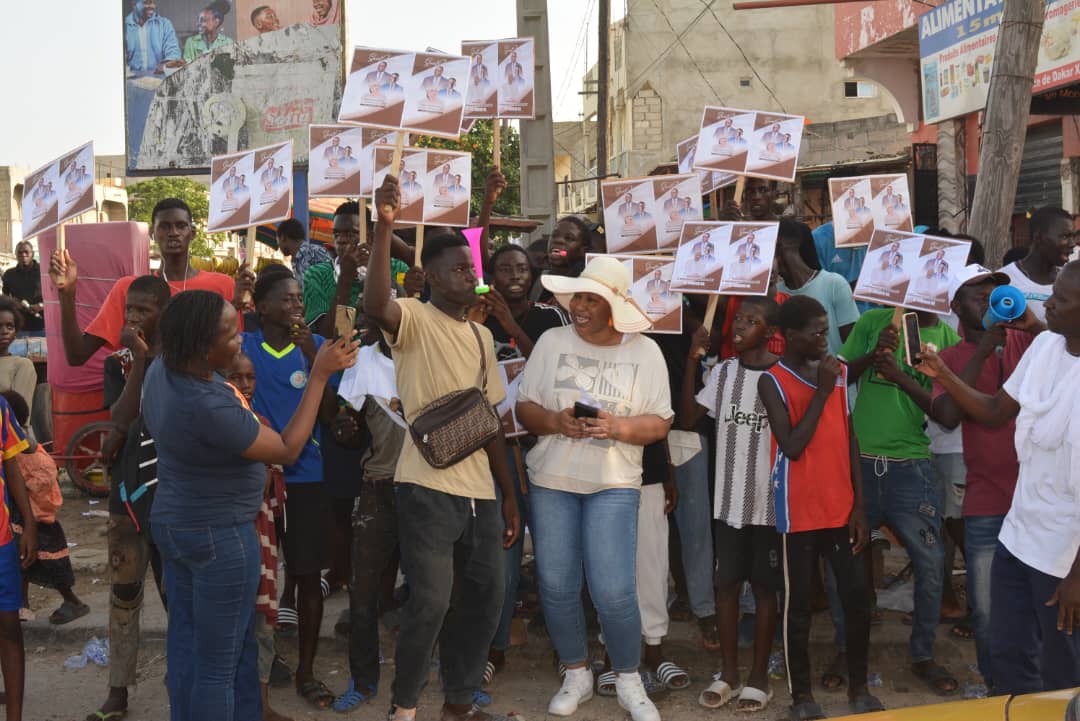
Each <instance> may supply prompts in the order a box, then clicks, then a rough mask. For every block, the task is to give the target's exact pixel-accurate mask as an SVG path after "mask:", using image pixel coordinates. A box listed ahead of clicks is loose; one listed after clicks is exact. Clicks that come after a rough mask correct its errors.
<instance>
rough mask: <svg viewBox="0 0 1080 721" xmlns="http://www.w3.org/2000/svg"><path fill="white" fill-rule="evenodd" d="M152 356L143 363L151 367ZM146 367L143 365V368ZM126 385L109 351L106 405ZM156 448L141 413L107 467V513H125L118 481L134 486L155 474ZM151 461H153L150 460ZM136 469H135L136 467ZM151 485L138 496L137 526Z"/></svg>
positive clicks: (142, 520) (143, 518)
mask: <svg viewBox="0 0 1080 721" xmlns="http://www.w3.org/2000/svg"><path fill="white" fill-rule="evenodd" d="M151 361H153V358H147V359H146V367H147V368H149V367H150V363H151ZM143 370H144V371H145V369H143ZM126 385H127V376H126V375H125V373H124V368H123V366H122V365H121V363H120V359H119V358H118V357H117V356H116V354H113V355H110V356H108V357H106V358H105V393H104V399H105V408H110V407H111V406H112V404H113V403H116V401H117V400H119V399H120V394H121V393H123V392H124V386H126ZM156 458H157V451H156V450H155V449H154V444H153V440H152V439H151V438H150V437H149V434H148V433H143V422H142V416H138V417H136V418H135V420H134V421H132V423H131V426H130V427H129V428H128V434H127V438H126V439H125V440H124V447H123V448H122V449H121V450H120V455H119V457H118V458H117V459H116V463H115V464H114V465H113V466H112V467H111V468H110V469H109V476H110V478H111V479H112V480H111V484H110V491H109V513H119V514H124V515H126V514H127V509H126V508H125V507H124V503H123V501H122V500H121V498H120V485H121V484H124V483H127V485H128V487H129V488H135V487H137V486H138V485H139V483H140V482H141V481H142V480H149V479H153V477H154V476H155V475H157V462H156ZM150 461H153V462H152V463H151V462H150ZM136 469H137V470H136ZM128 475H135V476H144V478H132V479H130V482H128V479H127V478H126V476H128ZM153 497H154V495H153V489H152V487H151V489H150V490H149V491H148V492H147V493H146V494H145V495H144V496H143V497H142V498H141V499H140V500H141V501H142V503H140V508H139V509H138V515H139V516H141V518H139V519H138V520H139V523H140V526H143V527H145V521H146V520H148V518H149V512H150V508H149V506H150V501H152V499H153Z"/></svg>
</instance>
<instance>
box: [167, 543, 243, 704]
mask: <svg viewBox="0 0 1080 721" xmlns="http://www.w3.org/2000/svg"><path fill="white" fill-rule="evenodd" d="M151 532H152V534H153V536H154V541H155V542H156V543H157V546H158V549H160V551H161V558H162V561H163V562H164V566H165V593H166V595H167V596H168V599H169V631H168V640H167V642H166V649H167V653H168V672H169V682H168V685H169V704H170V707H171V708H170V718H171V719H172V721H196V719H210V718H213V719H221V720H222V721H247V720H248V719H259V718H262V701H261V699H260V693H259V673H258V645H257V644H256V642H255V592H256V590H257V589H258V587H259V568H260V559H259V539H258V536H257V535H256V533H255V524H254V523H249V524H244V525H241V526H226V527H206V526H202V527H197V526H183V525H176V526H168V525H165V524H163V523H155V524H153V525H152V526H151Z"/></svg>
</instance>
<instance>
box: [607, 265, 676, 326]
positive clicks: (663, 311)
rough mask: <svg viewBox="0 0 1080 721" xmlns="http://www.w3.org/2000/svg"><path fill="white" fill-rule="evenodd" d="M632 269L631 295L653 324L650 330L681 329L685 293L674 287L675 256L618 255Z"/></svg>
mask: <svg viewBox="0 0 1080 721" xmlns="http://www.w3.org/2000/svg"><path fill="white" fill-rule="evenodd" d="M619 260H621V261H622V262H623V264H624V265H626V266H627V267H629V269H630V277H631V285H630V297H631V298H632V299H633V300H634V302H635V303H637V304H638V306H639V307H640V308H641V309H642V310H644V311H645V314H646V315H647V316H649V320H651V321H652V323H653V327H652V329H651V330H649V331H646V332H648V333H682V293H677V292H675V291H673V290H672V289H671V274H672V271H674V269H675V259H674V258H672V257H670V256H630V257H629V258H626V257H622V258H619Z"/></svg>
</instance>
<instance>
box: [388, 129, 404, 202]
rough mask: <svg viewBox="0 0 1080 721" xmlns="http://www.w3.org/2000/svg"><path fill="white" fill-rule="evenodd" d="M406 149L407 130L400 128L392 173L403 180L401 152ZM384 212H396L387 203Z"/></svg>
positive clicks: (395, 146) (392, 163)
mask: <svg viewBox="0 0 1080 721" xmlns="http://www.w3.org/2000/svg"><path fill="white" fill-rule="evenodd" d="M404 149H405V131H404V130H399V131H397V139H396V140H395V141H394V156H393V158H392V159H391V160H390V175H393V176H394V177H395V178H398V180H401V178H399V177H398V175H399V174H400V170H401V153H402V151H403V150H404ZM383 212H385V213H386V214H387V215H389V214H390V213H393V212H394V209H393V208H392V207H390V206H389V205H387V206H384V207H383Z"/></svg>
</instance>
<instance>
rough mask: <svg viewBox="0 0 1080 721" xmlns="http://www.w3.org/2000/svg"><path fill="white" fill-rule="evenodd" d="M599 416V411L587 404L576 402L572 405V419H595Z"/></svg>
mask: <svg viewBox="0 0 1080 721" xmlns="http://www.w3.org/2000/svg"><path fill="white" fill-rule="evenodd" d="M599 415H600V409H599V408H597V407H596V406H590V405H589V404H588V403H582V402H581V401H578V402H577V403H575V404H574V418H596V417H598V416H599Z"/></svg>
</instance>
